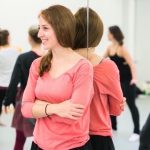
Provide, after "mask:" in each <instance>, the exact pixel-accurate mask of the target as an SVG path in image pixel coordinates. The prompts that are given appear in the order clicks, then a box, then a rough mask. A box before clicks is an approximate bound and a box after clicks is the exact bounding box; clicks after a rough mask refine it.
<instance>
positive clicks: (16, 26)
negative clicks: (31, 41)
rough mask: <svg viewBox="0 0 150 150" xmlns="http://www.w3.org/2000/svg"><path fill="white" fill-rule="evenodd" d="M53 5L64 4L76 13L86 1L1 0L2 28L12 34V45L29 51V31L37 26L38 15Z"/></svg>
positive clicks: (0, 22) (0, 19)
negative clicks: (33, 25)
mask: <svg viewBox="0 0 150 150" xmlns="http://www.w3.org/2000/svg"><path fill="white" fill-rule="evenodd" d="M52 4H62V5H65V6H67V7H69V8H70V9H71V10H72V11H73V12H75V11H76V10H77V9H78V8H79V7H80V6H84V7H85V6H86V0H0V27H1V28H7V29H8V30H10V32H11V37H12V43H13V44H15V45H19V46H21V47H22V48H23V49H24V50H29V45H28V41H27V31H28V28H29V27H30V26H31V25H32V24H37V23H38V22H37V21H38V19H37V16H38V13H39V12H40V10H41V9H44V8H46V7H48V6H50V5H52Z"/></svg>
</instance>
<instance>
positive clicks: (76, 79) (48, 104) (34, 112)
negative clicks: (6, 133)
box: [22, 5, 93, 150]
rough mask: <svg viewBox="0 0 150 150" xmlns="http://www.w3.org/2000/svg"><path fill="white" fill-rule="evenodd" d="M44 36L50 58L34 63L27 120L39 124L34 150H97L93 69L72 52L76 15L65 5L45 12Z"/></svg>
mask: <svg viewBox="0 0 150 150" xmlns="http://www.w3.org/2000/svg"><path fill="white" fill-rule="evenodd" d="M38 36H39V37H40V38H41V40H42V44H43V48H44V49H46V50H49V52H48V54H47V55H46V56H44V57H42V58H39V59H37V60H35V61H34V62H33V63H32V65H31V68H30V73H29V78H28V82H27V86H26V89H25V92H24V94H23V102H22V113H23V115H24V116H25V117H28V118H36V119H37V121H36V124H35V128H34V133H33V134H34V142H33V143H32V147H31V150H40V149H43V150H69V149H73V150H91V145H90V142H89V121H90V118H89V114H90V102H91V99H92V96H93V68H92V65H91V64H90V63H89V62H88V61H87V60H86V59H85V58H83V57H81V56H80V55H78V54H77V53H75V52H74V51H73V50H72V47H73V44H74V37H75V18H74V16H73V14H72V13H71V11H70V10H69V9H67V8H66V7H64V6H61V5H54V6H51V7H49V8H47V9H44V10H42V11H41V13H40V14H39V33H38Z"/></svg>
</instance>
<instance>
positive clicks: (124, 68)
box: [109, 54, 132, 82]
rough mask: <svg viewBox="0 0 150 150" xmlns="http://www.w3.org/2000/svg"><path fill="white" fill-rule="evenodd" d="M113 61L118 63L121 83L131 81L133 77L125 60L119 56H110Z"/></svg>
mask: <svg viewBox="0 0 150 150" xmlns="http://www.w3.org/2000/svg"><path fill="white" fill-rule="evenodd" d="M109 57H110V59H111V60H112V61H114V62H115V63H116V65H117V66H118V69H119V71H120V81H121V82H124V81H129V82H130V81H131V79H132V75H131V70H130V67H129V65H128V64H127V63H126V61H125V59H124V58H123V57H121V56H118V55H117V54H115V55H113V56H109Z"/></svg>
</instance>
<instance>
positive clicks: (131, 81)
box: [104, 26, 140, 141]
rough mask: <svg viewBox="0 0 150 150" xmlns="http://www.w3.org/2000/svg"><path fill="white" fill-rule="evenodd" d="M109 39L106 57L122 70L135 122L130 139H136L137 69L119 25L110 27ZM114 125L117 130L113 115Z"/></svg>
mask: <svg viewBox="0 0 150 150" xmlns="http://www.w3.org/2000/svg"><path fill="white" fill-rule="evenodd" d="M108 39H109V40H110V41H111V45H109V46H108V48H107V51H106V52H105V55H104V57H109V58H110V59H111V60H112V61H114V62H115V63H116V65H117V66H118V69H119V71H120V82H121V87H122V91H123V94H124V97H126V102H127V104H128V106H129V109H130V112H131V115H132V119H133V123H134V131H133V134H132V135H131V136H130V138H129V141H136V140H138V139H139V133H140V126H139V111H138V108H137V106H136V104H135V100H136V82H137V81H136V80H137V76H136V69H135V64H134V63H133V60H132V58H131V56H130V54H129V52H128V50H127V49H126V47H125V46H124V43H123V39H124V35H123V33H122V31H121V29H120V28H119V27H118V26H111V27H109V33H108ZM111 119H112V127H113V129H114V130H117V120H116V117H114V116H112V117H111Z"/></svg>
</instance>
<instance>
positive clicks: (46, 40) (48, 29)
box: [38, 16, 58, 50]
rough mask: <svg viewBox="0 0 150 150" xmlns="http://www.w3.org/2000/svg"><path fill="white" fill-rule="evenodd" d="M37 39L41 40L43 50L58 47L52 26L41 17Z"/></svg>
mask: <svg viewBox="0 0 150 150" xmlns="http://www.w3.org/2000/svg"><path fill="white" fill-rule="evenodd" d="M38 37H39V38H40V39H41V41H42V45H43V48H44V49H45V50H49V49H53V48H55V47H56V46H57V45H58V41H57V38H56V35H55V32H54V30H53V28H52V26H51V25H50V24H49V23H48V22H47V21H46V20H45V19H44V18H43V17H42V16H40V17H39V32H38Z"/></svg>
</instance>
